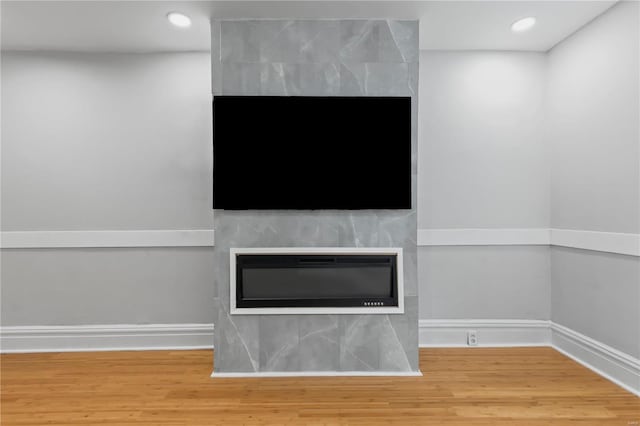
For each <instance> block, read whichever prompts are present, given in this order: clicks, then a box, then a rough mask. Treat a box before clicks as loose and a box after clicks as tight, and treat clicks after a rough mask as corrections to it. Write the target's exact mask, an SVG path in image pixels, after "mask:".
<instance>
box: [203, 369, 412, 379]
mask: <svg viewBox="0 0 640 426" xmlns="http://www.w3.org/2000/svg"><path fill="white" fill-rule="evenodd" d="M381 376H385V377H420V376H422V372H421V371H260V372H248V373H221V372H218V371H214V372H213V373H211V377H213V378H214V379H222V378H229V377H381Z"/></svg>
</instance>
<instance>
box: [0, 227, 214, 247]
mask: <svg viewBox="0 0 640 426" xmlns="http://www.w3.org/2000/svg"><path fill="white" fill-rule="evenodd" d="M213 245H214V231H213V229H168V230H127V231H7V232H2V233H0V247H1V248H3V249H28V248H97V247H105V248H106V247H116V248H117V247H213Z"/></svg>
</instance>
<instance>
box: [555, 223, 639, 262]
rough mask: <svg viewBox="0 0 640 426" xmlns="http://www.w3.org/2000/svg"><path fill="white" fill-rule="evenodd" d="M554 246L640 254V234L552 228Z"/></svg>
mask: <svg viewBox="0 0 640 426" xmlns="http://www.w3.org/2000/svg"><path fill="white" fill-rule="evenodd" d="M551 244H552V245H554V246H562V247H571V248H579V249H585V250H596V251H604V252H608V253H618V254H626V255H630V256H640V234H625V233H620V232H599V231H581V230H574V229H551Z"/></svg>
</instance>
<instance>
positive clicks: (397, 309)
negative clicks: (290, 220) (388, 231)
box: [229, 247, 404, 315]
mask: <svg viewBox="0 0 640 426" xmlns="http://www.w3.org/2000/svg"><path fill="white" fill-rule="evenodd" d="M239 254H282V255H298V254H303V255H304V254H335V255H345V254H365V255H366V254H386V255H395V256H396V271H397V277H396V280H397V285H398V306H354V307H277V308H238V307H237V306H236V297H235V296H236V256H237V255H239ZM229 284H230V285H229V306H230V313H231V315H287V314H309V315H312V314H403V313H404V268H403V258H402V248H401V247H250V248H231V249H229Z"/></svg>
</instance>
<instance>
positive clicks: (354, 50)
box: [211, 19, 419, 372]
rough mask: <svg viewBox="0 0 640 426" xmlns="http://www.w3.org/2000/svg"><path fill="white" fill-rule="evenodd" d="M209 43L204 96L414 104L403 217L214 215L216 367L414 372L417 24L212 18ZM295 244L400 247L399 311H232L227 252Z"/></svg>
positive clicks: (385, 213)
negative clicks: (379, 99) (407, 99)
mask: <svg viewBox="0 0 640 426" xmlns="http://www.w3.org/2000/svg"><path fill="white" fill-rule="evenodd" d="M211 35H212V40H211V51H212V53H211V55H212V56H211V67H212V81H211V87H212V92H213V94H214V95H274V96H292V95H298V96H411V97H412V108H411V114H412V141H411V147H412V148H411V149H412V156H411V169H412V177H411V179H412V186H413V187H412V206H413V208H412V209H410V210H356V211H337V210H326V211H324V210H320V211H310V210H306V211H265V210H263V211H256V210H251V211H224V210H216V211H215V214H214V229H215V230H216V247H215V248H214V281H215V282H214V285H215V287H216V291H215V301H214V302H215V303H214V309H215V310H216V327H215V335H214V345H215V351H214V356H215V363H214V367H215V371H217V372H261V371H398V372H406V371H417V369H418V287H417V250H416V234H417V219H416V203H417V195H416V186H415V185H416V182H417V112H418V111H417V105H418V102H417V93H418V92H417V91H418V66H419V64H418V58H419V54H418V52H419V51H418V23H417V21H403V20H354V19H348V20H243V21H236V20H223V21H216V20H214V21H212V22H211ZM309 131H313V129H310V130H309ZM337 131H339V129H338V130H337ZM300 141H301V143H304V135H300ZM265 143H269V141H265ZM296 246H299V247H305V246H306V247H322V246H325V247H402V248H403V259H404V265H403V269H404V291H405V301H404V303H405V313H404V314H392V315H230V314H229V311H230V307H229V249H230V248H232V247H296Z"/></svg>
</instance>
